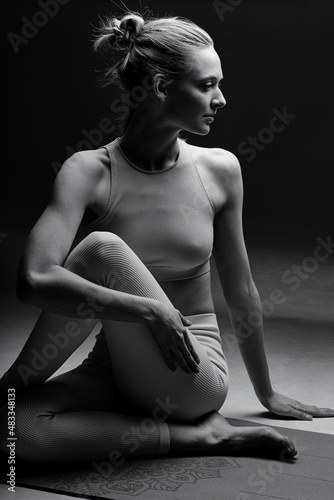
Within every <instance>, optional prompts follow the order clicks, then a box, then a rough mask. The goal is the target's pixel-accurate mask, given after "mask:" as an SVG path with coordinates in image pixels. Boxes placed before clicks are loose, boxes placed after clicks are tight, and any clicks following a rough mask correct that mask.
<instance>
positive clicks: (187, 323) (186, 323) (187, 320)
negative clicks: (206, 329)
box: [179, 311, 192, 326]
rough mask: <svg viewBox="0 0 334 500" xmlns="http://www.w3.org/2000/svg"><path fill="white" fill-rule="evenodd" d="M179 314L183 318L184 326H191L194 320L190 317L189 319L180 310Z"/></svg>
mask: <svg viewBox="0 0 334 500" xmlns="http://www.w3.org/2000/svg"><path fill="white" fill-rule="evenodd" d="M179 315H180V318H181V320H182V323H183V324H184V326H191V325H192V322H191V321H190V320H189V319H187V318H186V317H185V316H183V314H181V313H180V311H179Z"/></svg>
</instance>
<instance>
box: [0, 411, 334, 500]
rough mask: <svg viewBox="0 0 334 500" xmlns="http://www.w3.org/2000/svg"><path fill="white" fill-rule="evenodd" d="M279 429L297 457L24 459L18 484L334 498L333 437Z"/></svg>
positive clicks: (75, 491)
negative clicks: (119, 461)
mask: <svg viewBox="0 0 334 500" xmlns="http://www.w3.org/2000/svg"><path fill="white" fill-rule="evenodd" d="M229 420H230V422H231V423H232V424H233V425H256V424H254V423H251V422H244V421H241V420H234V419H233V420H231V419H229ZM277 430H278V431H279V432H281V433H282V434H286V435H287V436H289V437H291V438H292V439H293V440H294V443H295V444H296V447H297V449H298V450H299V453H298V458H297V460H291V461H285V460H282V459H280V458H279V457H278V456H269V455H268V457H266V458H263V457H259V456H255V455H252V456H251V455H249V456H204V457H184V458H183V457H175V458H148V459H145V460H126V461H125V463H124V464H122V465H121V466H119V467H114V466H113V465H112V464H111V463H110V462H108V461H103V462H102V461H98V462H96V467H93V465H91V464H40V463H27V462H20V463H17V467H16V485H17V486H24V487H27V488H33V489H37V490H42V491H49V492H54V493H58V494H60V493H63V494H65V495H69V496H73V497H79V498H89V499H95V498H105V499H114V500H134V499H137V500H151V499H155V500H158V499H163V500H181V499H182V500H204V499H205V500H225V499H226V500H232V499H233V500H259V499H260V500H264V499H271V500H273V499H274V500H275V499H279V500H281V499H286V500H333V499H334V436H330V435H327V434H320V433H312V432H306V431H298V430H295V429H285V428H277ZM1 469H2V473H1V482H3V483H4V482H6V480H4V474H5V468H4V467H1ZM97 469H98V470H99V472H98V470H97Z"/></svg>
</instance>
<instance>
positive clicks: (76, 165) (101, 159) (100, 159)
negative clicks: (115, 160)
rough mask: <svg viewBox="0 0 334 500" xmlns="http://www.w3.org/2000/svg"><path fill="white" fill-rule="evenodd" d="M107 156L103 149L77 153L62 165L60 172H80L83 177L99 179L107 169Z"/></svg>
mask: <svg viewBox="0 0 334 500" xmlns="http://www.w3.org/2000/svg"><path fill="white" fill-rule="evenodd" d="M108 165H109V161H108V155H107V152H106V150H105V149H104V148H100V149H96V150H87V151H78V152H77V153H74V154H73V155H72V156H70V157H69V158H68V159H67V160H66V161H65V162H64V164H63V165H62V167H61V170H72V171H76V172H78V173H79V172H80V173H81V174H82V175H83V176H85V175H87V176H89V177H91V178H97V179H98V178H99V177H101V176H103V174H104V173H105V171H106V170H107V169H108Z"/></svg>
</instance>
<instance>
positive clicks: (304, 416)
mask: <svg viewBox="0 0 334 500" xmlns="http://www.w3.org/2000/svg"><path fill="white" fill-rule="evenodd" d="M290 408H291V410H290V411H289V412H288V413H286V416H289V417H293V418H296V419H297V420H313V417H312V415H311V414H310V413H306V412H304V411H301V410H297V409H295V408H293V407H290Z"/></svg>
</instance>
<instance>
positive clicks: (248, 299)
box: [214, 153, 334, 420]
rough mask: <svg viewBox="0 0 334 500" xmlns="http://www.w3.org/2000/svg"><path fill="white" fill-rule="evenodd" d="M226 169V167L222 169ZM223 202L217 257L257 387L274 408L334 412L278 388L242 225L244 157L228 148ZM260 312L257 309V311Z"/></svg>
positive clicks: (304, 414) (302, 413) (287, 412)
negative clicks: (241, 161) (274, 385)
mask: <svg viewBox="0 0 334 500" xmlns="http://www.w3.org/2000/svg"><path fill="white" fill-rule="evenodd" d="M222 170H223V172H222ZM216 177H217V180H218V182H219V179H222V182H221V184H222V190H223V191H224V193H223V197H224V199H225V202H224V206H223V208H222V209H221V210H220V212H219V213H218V214H217V215H216V217H215V225H214V232H215V234H214V257H215V262H216V266H217V270H218V274H219V278H220V282H221V285H222V288H223V291H224V296H225V300H226V304H227V308H228V311H229V315H230V318H231V322H232V326H233V330H234V333H235V335H236V338H237V341H238V345H239V348H240V352H241V355H242V358H243V360H244V363H245V366H246V369H247V372H248V375H249V377H250V380H251V382H252V384H253V386H254V390H255V393H256V395H257V397H258V398H259V400H260V401H261V403H262V404H263V405H264V406H265V407H266V408H267V409H268V410H269V411H271V412H273V413H276V414H277V415H284V416H288V417H293V418H297V419H302V420H311V419H312V417H313V416H316V417H331V416H334V410H331V409H329V408H317V407H315V406H308V405H305V404H303V403H300V402H299V401H295V400H293V399H290V398H288V397H285V396H283V395H281V394H278V393H277V392H275V391H274V390H273V388H272V386H271V382H270V377H269V369H268V364H267V359H266V354H265V349H264V334H263V322H262V312H261V309H262V306H261V301H260V297H259V294H258V291H257V289H256V286H255V284H254V281H253V278H252V275H251V270H250V265H249V260H248V255H247V251H246V247H245V242H244V237H243V229H242V203H243V186H242V177H241V169H240V166H239V162H238V160H237V158H236V157H235V156H234V155H232V154H231V155H230V156H228V161H226V154H225V153H224V166H223V167H222V166H221V167H220V172H218V171H217V173H216ZM254 313H256V314H254Z"/></svg>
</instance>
